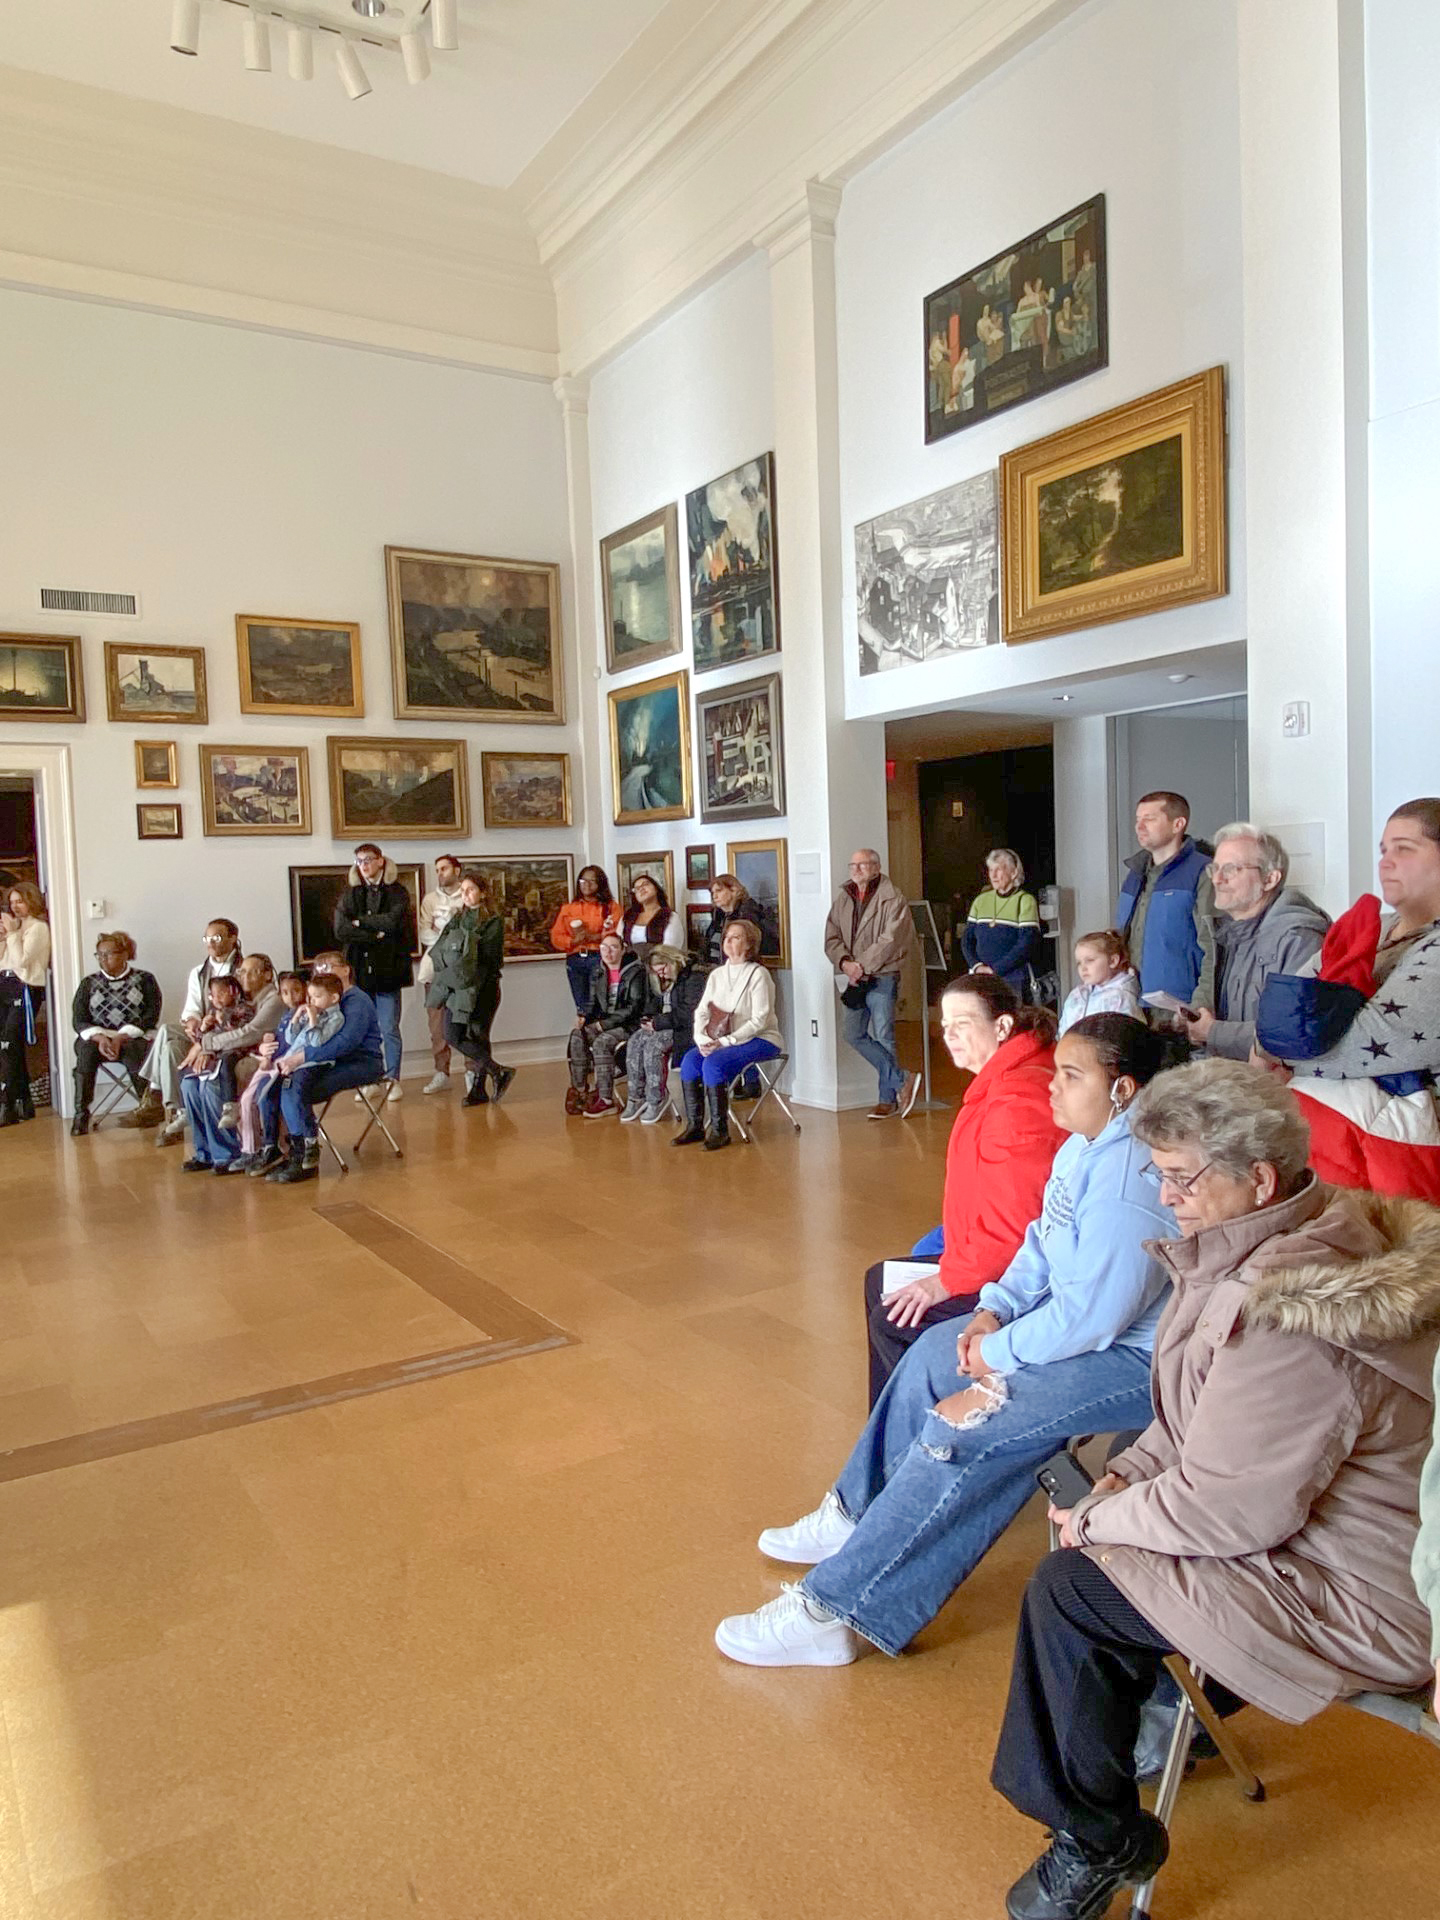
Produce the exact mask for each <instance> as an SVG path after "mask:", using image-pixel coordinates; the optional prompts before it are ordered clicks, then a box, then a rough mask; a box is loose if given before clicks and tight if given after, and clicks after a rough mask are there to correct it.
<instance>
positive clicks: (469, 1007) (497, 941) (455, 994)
mask: <svg viewBox="0 0 1440 1920" xmlns="http://www.w3.org/2000/svg"><path fill="white" fill-rule="evenodd" d="M430 962H431V965H432V967H433V968H434V973H433V975H432V977H431V979H430V981H429V983H428V984H427V986H426V988H425V1004H426V1006H427V1007H444V1008H446V1009H447V1011H448V1012H449V1013H450V1014H451V1015H452V1016H453V1017H454V1019H455V1020H456V1021H458V1022H459V1024H460V1025H461V1026H464V1025H465V1023H466V1022H467V1021H468V1020H469V1018H470V1016H471V1014H473V1013H474V1011H475V1009H476V1007H477V1005H478V1006H483V1005H485V1004H486V1003H487V1002H488V1001H490V1000H493V998H494V995H495V991H496V989H497V988H498V986H499V984H500V969H501V968H502V967H503V966H504V964H505V922H504V920H503V919H501V917H500V915H499V914H498V913H485V914H482V913H481V911H480V909H479V907H462V908H461V910H460V911H459V913H457V914H455V915H454V916H453V918H451V919H450V920H449V921H448V922H447V923H446V925H445V927H444V928H443V929H442V931H441V933H440V936H439V938H438V939H437V940H436V942H435V944H434V946H433V947H431V949H430Z"/></svg>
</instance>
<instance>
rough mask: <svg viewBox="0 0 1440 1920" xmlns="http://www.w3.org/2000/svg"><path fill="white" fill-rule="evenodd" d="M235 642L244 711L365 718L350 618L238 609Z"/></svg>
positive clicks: (357, 636) (357, 643) (355, 637)
mask: <svg viewBox="0 0 1440 1920" xmlns="http://www.w3.org/2000/svg"><path fill="white" fill-rule="evenodd" d="M235 646H236V651H237V652H238V654H239V659H240V711H241V712H242V713H299V714H310V715H317V716H320V717H322V718H327V719H332V720H359V719H361V718H362V717H363V715H364V712H365V687H364V682H363V680H362V678H361V672H360V629H359V627H357V626H355V625H354V624H353V623H351V622H349V621H345V620H280V619H276V618H275V617H274V616H273V615H271V614H266V613H237V614H236V616H235Z"/></svg>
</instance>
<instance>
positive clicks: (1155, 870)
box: [1115, 834, 1215, 1007]
mask: <svg viewBox="0 0 1440 1920" xmlns="http://www.w3.org/2000/svg"><path fill="white" fill-rule="evenodd" d="M1210 851H1211V850H1210V847H1209V845H1208V844H1207V843H1206V842H1205V841H1203V840H1199V841H1197V840H1192V839H1191V838H1190V836H1189V835H1188V834H1187V835H1186V837H1185V839H1184V840H1183V841H1182V842H1181V844H1180V851H1179V853H1177V854H1176V856H1175V858H1174V859H1173V860H1167V861H1166V863H1165V865H1164V866H1163V867H1156V866H1155V864H1154V862H1153V860H1152V859H1151V856H1150V855H1149V854H1148V853H1147V852H1146V851H1145V849H1144V848H1143V847H1142V848H1141V849H1140V851H1139V852H1138V853H1132V854H1131V856H1130V858H1129V859H1128V860H1127V861H1126V862H1125V868H1126V872H1125V880H1124V884H1123V885H1122V886H1121V888H1120V898H1119V900H1118V901H1117V902H1116V904H1115V927H1116V930H1117V932H1119V933H1123V934H1124V935H1125V936H1126V938H1127V939H1128V940H1129V942H1130V958H1131V959H1132V960H1133V961H1134V963H1135V970H1136V972H1137V973H1138V974H1139V975H1140V991H1141V993H1157V992H1160V993H1173V994H1174V996H1175V998H1176V999H1177V1000H1184V1001H1187V1002H1189V1003H1191V1004H1192V1005H1195V1006H1201V1007H1208V1006H1209V1005H1210V1003H1211V999H1212V997H1213V995H1214V990H1215V934H1214V930H1213V927H1212V924H1211V922H1212V919H1213V916H1214V912H1215V889H1214V887H1213V886H1212V885H1211V884H1210V874H1209V867H1210Z"/></svg>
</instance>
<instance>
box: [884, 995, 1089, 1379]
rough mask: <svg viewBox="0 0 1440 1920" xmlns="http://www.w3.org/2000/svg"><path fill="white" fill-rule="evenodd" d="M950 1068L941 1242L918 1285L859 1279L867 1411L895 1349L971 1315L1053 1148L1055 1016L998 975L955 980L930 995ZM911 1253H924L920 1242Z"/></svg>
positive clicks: (1036, 1197) (1041, 1185) (1034, 1209)
mask: <svg viewBox="0 0 1440 1920" xmlns="http://www.w3.org/2000/svg"><path fill="white" fill-rule="evenodd" d="M940 1018H941V1032H942V1033H943V1035H944V1038H945V1046H946V1049H947V1051H948V1052H949V1055H950V1058H951V1059H952V1060H953V1061H954V1062H955V1064H956V1066H957V1067H959V1068H960V1069H961V1070H962V1071H963V1072H967V1073H973V1074H974V1075H975V1078H974V1079H973V1080H972V1081H971V1082H970V1085H969V1086H968V1087H967V1088H966V1089H965V1097H964V1099H963V1100H962V1101H961V1102H960V1111H959V1113H958V1114H957V1116H956V1119H955V1125H954V1127H953V1129H952V1130H951V1134H950V1145H949V1147H948V1149H947V1150H946V1155H945V1198H944V1203H943V1206H942V1214H943V1217H944V1227H943V1234H944V1244H943V1247H941V1248H939V1249H936V1251H937V1252H938V1254H939V1267H938V1271H937V1270H936V1267H935V1260H934V1255H933V1254H932V1256H931V1258H930V1260H929V1261H928V1262H926V1263H925V1264H924V1265H923V1267H922V1269H921V1271H920V1273H919V1276H918V1277H917V1278H916V1279H914V1280H911V1281H910V1282H908V1284H907V1285H905V1286H903V1287H901V1288H900V1289H899V1290H898V1291H897V1292H893V1293H890V1294H888V1295H882V1291H881V1288H882V1283H883V1280H884V1272H885V1267H886V1265H887V1264H888V1265H890V1266H894V1265H895V1264H897V1263H896V1262H894V1261H890V1262H885V1261H881V1262H879V1263H878V1264H877V1265H875V1266H873V1267H871V1269H870V1271H869V1272H868V1273H867V1274H866V1275H865V1311H866V1316H867V1318H868V1320H869V1326H870V1404H871V1406H872V1407H873V1406H874V1404H875V1402H876V1401H877V1400H878V1399H879V1397H880V1394H881V1391H882V1390H883V1388H884V1386H885V1382H886V1381H887V1380H888V1379H889V1378H890V1375H891V1374H892V1373H893V1372H894V1370H895V1368H896V1367H897V1366H898V1365H899V1363H900V1358H901V1356H902V1355H903V1353H904V1352H905V1349H906V1348H907V1347H908V1346H909V1345H910V1343H911V1342H912V1341H914V1340H918V1339H919V1337H920V1335H921V1334H922V1333H923V1332H924V1331H925V1330H926V1328H927V1327H933V1326H934V1325H935V1323H936V1321H938V1320H952V1319H955V1318H957V1317H958V1316H960V1315H962V1314H963V1315H969V1314H972V1313H973V1312H974V1311H975V1302H976V1298H977V1296H978V1295H979V1292H980V1289H981V1287H983V1286H985V1285H987V1284H988V1283H989V1282H990V1281H992V1280H998V1279H999V1278H1000V1276H1001V1274H1002V1273H1004V1271H1005V1269H1006V1268H1007V1267H1008V1266H1009V1265H1010V1262H1011V1261H1012V1260H1013V1259H1014V1258H1015V1256H1016V1254H1017V1253H1018V1252H1019V1251H1020V1242H1021V1241H1022V1240H1023V1239H1024V1238H1025V1229H1026V1228H1027V1227H1028V1226H1029V1224H1030V1222H1031V1221H1032V1220H1037V1219H1038V1218H1039V1217H1040V1200H1041V1196H1042V1194H1043V1193H1044V1191H1045V1182H1046V1181H1047V1180H1048V1179H1049V1177H1050V1163H1051V1161H1052V1160H1053V1159H1054V1158H1055V1155H1056V1153H1057V1152H1058V1150H1059V1148H1060V1145H1061V1143H1062V1142H1063V1141H1064V1139H1065V1133H1064V1130H1063V1129H1062V1128H1060V1127H1058V1126H1057V1125H1056V1123H1055V1117H1054V1115H1053V1114H1052V1113H1051V1111H1050V1081H1051V1078H1052V1076H1053V1074H1054V1072H1055V1016H1054V1015H1053V1014H1052V1013H1050V1012H1049V1011H1048V1009H1047V1008H1044V1007H1027V1006H1024V1005H1022V1004H1021V1000H1020V996H1019V995H1018V994H1017V993H1016V991H1015V989H1014V988H1013V987H1011V986H1009V985H1008V984H1007V983H1006V982H1005V981H1004V980H1002V979H1001V978H1000V976H999V975H998V974H994V973H962V974H961V975H960V977H959V979H957V980H952V981H951V982H950V984H949V985H948V986H947V987H946V988H945V990H944V992H943V993H942V994H941V996H940ZM920 1244H921V1247H925V1246H927V1245H928V1244H929V1243H928V1242H926V1241H922V1242H921V1243H920Z"/></svg>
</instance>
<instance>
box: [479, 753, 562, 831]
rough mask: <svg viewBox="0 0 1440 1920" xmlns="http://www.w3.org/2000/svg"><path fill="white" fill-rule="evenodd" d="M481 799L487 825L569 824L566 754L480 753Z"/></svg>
mask: <svg viewBox="0 0 1440 1920" xmlns="http://www.w3.org/2000/svg"><path fill="white" fill-rule="evenodd" d="M547 769H548V770H549V771H548V772H547ZM480 800H481V804H482V806H483V808H484V811H485V824H486V826H487V827H496V828H506V827H568V826H570V825H571V814H570V756H569V754H568V753H482V754H481V755H480Z"/></svg>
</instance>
